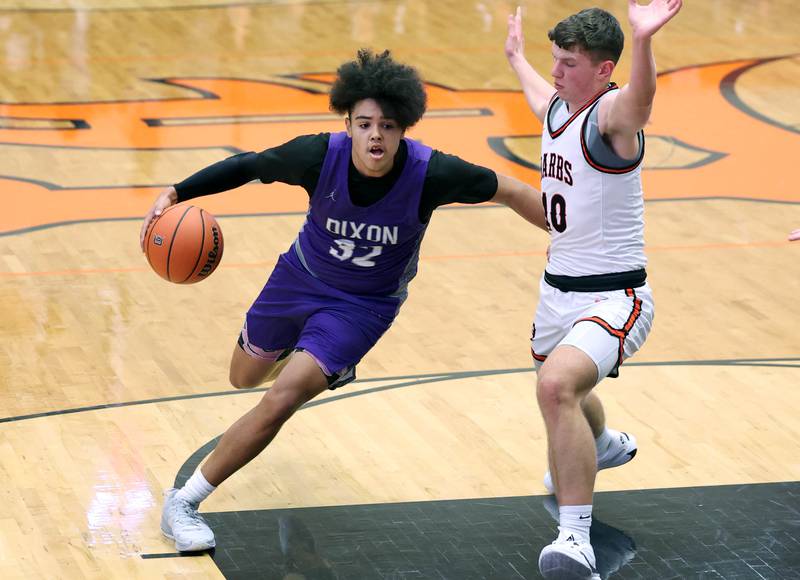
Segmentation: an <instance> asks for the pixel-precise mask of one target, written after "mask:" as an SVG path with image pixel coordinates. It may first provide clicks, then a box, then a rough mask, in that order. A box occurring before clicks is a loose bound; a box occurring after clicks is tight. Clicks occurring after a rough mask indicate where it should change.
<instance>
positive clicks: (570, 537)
mask: <svg viewBox="0 0 800 580" xmlns="http://www.w3.org/2000/svg"><path fill="white" fill-rule="evenodd" d="M559 530H560V531H559V534H558V538H556V540H555V541H554V542H553V543H552V544H550V545H549V546H545V547H544V549H543V550H542V553H541V554H539V572H541V574H542V577H543V578H550V579H552V580H601V579H600V574H599V573H598V572H597V566H596V560H595V557H594V550H593V549H592V545H591V544H590V543H589V542H588V540H584V539H582V538H581V537H579V536H576V535H574V534H572V533H571V532H569V531H567V530H564V529H562V528H561V527H559Z"/></svg>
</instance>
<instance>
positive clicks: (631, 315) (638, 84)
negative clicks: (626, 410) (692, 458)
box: [505, 0, 681, 580]
mask: <svg viewBox="0 0 800 580" xmlns="http://www.w3.org/2000/svg"><path fill="white" fill-rule="evenodd" d="M680 9H681V0H651V1H650V2H648V3H647V4H646V5H640V4H639V3H638V2H637V1H636V0H629V2H628V20H629V22H630V25H631V29H632V32H633V42H632V44H633V58H632V61H631V73H630V81H629V83H628V84H626V85H625V86H624V87H622V88H619V87H618V86H617V85H616V84H614V83H612V82H611V76H612V73H613V72H614V68H615V66H616V63H617V61H618V59H619V57H620V55H621V53H622V48H623V42H624V36H623V33H622V29H621V27H620V24H619V22H618V21H617V19H616V18H615V17H614V16H613V15H611V14H609V13H608V12H606V11H605V10H601V9H599V8H590V9H587V10H582V11H581V12H579V13H577V14H573V15H572V16H569V17H567V18H565V19H564V20H562V21H561V22H559V23H558V24H557V25H556V26H555V27H554V28H553V29H552V30H550V31H549V33H548V37H549V39H550V40H551V41H552V45H551V51H552V55H553V65H552V69H551V71H550V72H551V75H552V77H553V83H552V84H551V83H550V82H548V81H547V80H545V78H544V77H543V76H541V75H540V74H539V73H538V72H536V71H535V70H534V69H533V67H531V65H530V64H529V63H528V61H527V60H526V59H525V55H524V36H523V33H522V13H521V9H519V8H518V9H517V13H516V14H515V15H510V16H509V19H508V36H507V38H506V43H505V53H506V57H507V58H508V61H509V64H510V65H511V67H512V69H513V70H514V72H515V73H516V74H517V76H518V77H519V80H520V82H521V84H522V88H523V91H524V93H525V97H526V99H527V100H528V104H529V105H530V107H531V109H532V111H533V113H534V114H535V115H536V116H537V117H538V118H539V120H540V121H542V125H543V129H542V163H541V168H542V169H541V171H542V202H543V205H544V207H545V215H546V216H547V218H548V225H549V230H550V254H549V257H548V263H547V267H546V268H545V272H544V275H543V277H542V280H541V282H540V285H539V306H538V308H537V310H536V315H535V319H534V325H533V333H532V338H531V351H532V354H533V358H534V364H535V366H536V369H537V387H536V391H537V399H538V403H539V409H540V411H541V413H542V417H543V419H544V423H545V429H546V430H547V444H548V459H549V465H550V471H548V472H547V474H546V475H545V486H546V487H547V488H548V489H550V490H551V491H554V492H555V493H556V497H557V499H558V505H559V526H558V528H559V534H558V537H557V538H556V540H555V541H554V542H553V543H552V544H550V545H548V546H545V547H544V549H543V550H542V552H541V554H540V555H539V570H540V572H541V573H542V576H544V577H545V578H558V579H567V580H581V579H586V580H590V579H599V578H600V575H599V573H598V571H597V569H596V560H595V554H594V551H593V549H592V546H591V544H590V541H589V529H590V526H591V522H592V495H593V491H594V483H595V477H596V474H597V471H598V469H605V468H609V467H616V466H619V465H622V464H624V463H626V462H627V461H630V460H631V459H632V458H633V456H634V455H635V453H636V451H637V446H636V440H635V439H634V438H633V437H632V436H631V435H628V434H627V433H621V432H619V431H613V430H611V429H608V428H607V427H606V425H605V413H604V410H603V406H602V404H601V403H600V399H599V398H598V397H597V395H596V394H595V393H594V391H593V389H594V387H595V386H597V384H598V383H599V382H600V381H602V380H603V379H604V378H605V377H615V376H617V374H618V372H619V366H620V365H621V364H622V362H623V360H625V359H626V358H628V357H630V356H632V355H633V354H634V353H635V352H636V351H637V350H638V349H639V348H640V347H641V346H642V344H643V343H644V341H645V339H646V338H647V335H648V334H649V332H650V328H651V326H652V321H653V315H654V307H653V299H652V292H651V291H650V288H649V286H648V284H647V282H646V278H647V274H646V272H645V265H646V261H647V260H646V257H645V254H644V233H643V232H644V218H643V215H644V201H643V193H642V184H641V163H642V159H643V157H644V133H643V132H642V129H643V128H644V126H645V125H646V124H647V121H648V119H649V117H650V112H651V110H652V105H653V98H654V95H655V91H656V69H655V62H654V58H653V53H652V49H651V40H652V37H653V35H654V34H655V33H656V32H657V31H658V30H659V29H660V28H661V27H662V26H664V25H665V24H666V23H667V22H668V21H669V20H670V19H672V17H674V16H675V15H676V14H677V13H678V11H679V10H680Z"/></svg>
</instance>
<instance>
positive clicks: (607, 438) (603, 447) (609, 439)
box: [594, 427, 614, 457]
mask: <svg viewBox="0 0 800 580" xmlns="http://www.w3.org/2000/svg"><path fill="white" fill-rule="evenodd" d="M612 443H614V435H613V434H612V433H611V432H610V431H609V430H608V427H604V428H603V432H602V433H600V436H599V437H598V438H597V439H595V440H594V445H595V447H596V448H597V456H598V457H599V456H600V455H602V454H603V453H605V452H606V451H608V448H609V447H611V444H612Z"/></svg>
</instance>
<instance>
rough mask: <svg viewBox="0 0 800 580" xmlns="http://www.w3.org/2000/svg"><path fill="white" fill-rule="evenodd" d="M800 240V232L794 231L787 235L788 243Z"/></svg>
mask: <svg viewBox="0 0 800 580" xmlns="http://www.w3.org/2000/svg"><path fill="white" fill-rule="evenodd" d="M798 240H800V230H794V231H793V232H792V233H790V234H789V241H790V242H796V241H798Z"/></svg>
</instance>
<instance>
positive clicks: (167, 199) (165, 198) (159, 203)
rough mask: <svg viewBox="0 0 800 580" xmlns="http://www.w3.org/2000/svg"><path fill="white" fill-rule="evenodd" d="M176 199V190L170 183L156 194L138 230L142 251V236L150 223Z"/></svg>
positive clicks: (173, 203) (145, 233)
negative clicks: (140, 228)
mask: <svg viewBox="0 0 800 580" xmlns="http://www.w3.org/2000/svg"><path fill="white" fill-rule="evenodd" d="M177 201H178V192H177V191H175V188H174V187H172V186H171V185H170V186H169V187H167V188H166V189H164V191H162V192H161V193H159V194H158V197H157V198H156V200H155V201H154V202H153V206H152V207H151V208H150V211H148V212H147V215H146V216H144V223H142V230H141V231H140V232H139V247H141V248H142V251H143V252H144V238H145V236H146V235H147V228H149V227H150V224H151V223H152V222H153V220H154V219H156V218H157V217H158V216H160V215H161V214H162V213H163V212H164V210H165V209H167V208H168V207H170V206H172V205H175V204H176V203H177Z"/></svg>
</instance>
